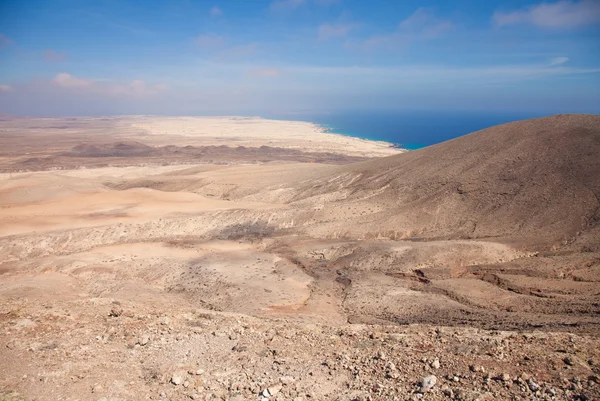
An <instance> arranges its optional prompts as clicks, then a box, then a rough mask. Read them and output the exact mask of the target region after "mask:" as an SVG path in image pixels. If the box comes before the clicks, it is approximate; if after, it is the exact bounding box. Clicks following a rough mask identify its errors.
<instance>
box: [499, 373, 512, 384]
mask: <svg viewBox="0 0 600 401" xmlns="http://www.w3.org/2000/svg"><path fill="white" fill-rule="evenodd" d="M498 380H500V381H502V382H507V381H510V375H509V374H508V373H506V372H505V373H502V374H501V375H500V376H498Z"/></svg>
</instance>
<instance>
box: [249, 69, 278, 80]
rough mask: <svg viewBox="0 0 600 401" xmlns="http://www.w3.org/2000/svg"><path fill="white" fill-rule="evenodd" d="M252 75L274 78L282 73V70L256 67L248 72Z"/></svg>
mask: <svg viewBox="0 0 600 401" xmlns="http://www.w3.org/2000/svg"><path fill="white" fill-rule="evenodd" d="M248 75H249V76H251V77H261V78H274V77H278V76H280V75H281V70H279V69H277V68H255V69H252V70H250V71H249V72H248Z"/></svg>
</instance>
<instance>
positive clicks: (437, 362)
mask: <svg viewBox="0 0 600 401" xmlns="http://www.w3.org/2000/svg"><path fill="white" fill-rule="evenodd" d="M431 367H432V368H434V369H439V368H440V360H439V359H438V358H435V359H434V360H433V362H431Z"/></svg>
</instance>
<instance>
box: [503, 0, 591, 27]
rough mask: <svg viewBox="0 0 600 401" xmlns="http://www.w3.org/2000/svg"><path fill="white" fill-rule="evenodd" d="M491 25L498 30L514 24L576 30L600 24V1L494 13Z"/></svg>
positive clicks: (561, 3)
mask: <svg viewBox="0 0 600 401" xmlns="http://www.w3.org/2000/svg"><path fill="white" fill-rule="evenodd" d="M492 22H493V24H494V25H495V26H496V27H498V28H500V27H503V26H507V25H515V24H533V25H536V26H538V27H540V28H577V27H582V26H585V25H591V24H595V23H599V22H600V1H598V0H581V1H566V0H563V1H559V2H556V3H540V4H536V5H533V6H530V7H527V8H524V9H521V10H516V11H512V12H501V11H496V12H495V13H494V15H493V17H492Z"/></svg>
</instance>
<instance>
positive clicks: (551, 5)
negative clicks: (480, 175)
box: [0, 0, 600, 115]
mask: <svg viewBox="0 0 600 401" xmlns="http://www.w3.org/2000/svg"><path fill="white" fill-rule="evenodd" d="M356 109H361V110H365V109H366V110H370V109H373V110H440V109H442V110H473V109H475V110H490V111H535V112H543V113H555V112H595V113H597V112H600V0H579V1H575V0H573V1H570V0H564V1H547V2H540V1H515V0H507V1H491V0H490V1H479V0H478V1H475V0H472V1H467V0H454V1H449V0H437V1H426V0H424V1H400V0H397V1H389V0H384V1H377V0H371V1H362V0H275V1H269V0H264V1H263V0H220V1H219V0H168V1H153V0H145V1H132V0H129V1H123V0H119V1H117V0H96V1H85V0H54V1H52V2H49V1H45V0H28V1H23V0H4V1H2V2H0V113H15V114H28V115H53V114H58V115H69V114H73V115H81V114H85V115H98V114H133V113H147V114H260V113H279V112H281V113H293V112H304V113H311V112H328V111H339V110H356Z"/></svg>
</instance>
